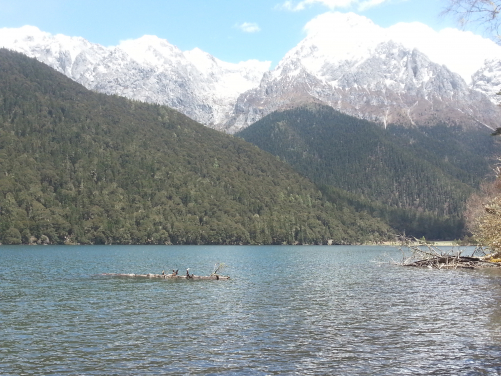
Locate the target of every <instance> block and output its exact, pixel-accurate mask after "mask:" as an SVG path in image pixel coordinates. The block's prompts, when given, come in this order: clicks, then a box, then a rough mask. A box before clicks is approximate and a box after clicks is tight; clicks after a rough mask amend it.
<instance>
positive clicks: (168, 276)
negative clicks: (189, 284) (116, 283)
mask: <svg viewBox="0 0 501 376" xmlns="http://www.w3.org/2000/svg"><path fill="white" fill-rule="evenodd" d="M102 275H104V276H108V277H131V278H159V279H187V280H189V279H194V280H198V279H213V280H221V279H224V280H227V279H230V277H229V276H224V275H219V274H211V275H207V276H203V275H194V274H190V275H189V276H188V275H177V274H174V273H172V274H151V273H149V274H122V273H104V274H102Z"/></svg>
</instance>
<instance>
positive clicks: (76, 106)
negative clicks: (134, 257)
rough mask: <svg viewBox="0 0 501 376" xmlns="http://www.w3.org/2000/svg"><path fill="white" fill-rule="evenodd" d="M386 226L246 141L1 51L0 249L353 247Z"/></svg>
mask: <svg viewBox="0 0 501 376" xmlns="http://www.w3.org/2000/svg"><path fill="white" fill-rule="evenodd" d="M389 232H390V229H389V227H388V226H387V225H385V224H384V223H382V222H381V221H379V220H377V219H375V218H373V217H371V216H370V215H368V214H366V213H363V214H359V213H356V212H355V210H353V209H352V208H343V209H342V210H340V209H337V208H336V207H333V206H332V205H331V204H330V203H329V202H326V201H325V200H324V199H323V197H322V194H321V192H320V191H319V190H318V189H317V188H316V187H315V186H314V185H313V184H312V183H311V182H310V181H308V180H307V179H305V178H302V177H301V176H300V175H298V174H297V173H296V172H295V171H294V170H293V169H292V168H290V167H289V166H288V165H286V164H284V163H282V162H280V161H278V160H277V159H276V158H275V157H273V156H272V155H270V154H268V153H266V152H263V151H261V150H259V149H258V148H256V147H255V146H253V145H251V144H248V143H246V142H244V141H243V140H241V139H239V138H235V137H232V136H228V135H225V134H222V133H219V132H217V131H214V130H211V129H208V128H206V127H204V126H202V125H200V124H198V123H196V122H194V121H192V120H190V119H189V118H187V117H186V116H184V115H182V114H180V113H178V112H176V111H174V110H172V109H169V108H167V107H162V106H156V105H149V104H145V103H140V102H133V101H130V100H126V99H124V98H120V97H116V96H106V95H102V94H97V93H93V92H90V91H88V90H86V89H85V88H83V87H82V86H80V85H78V84H76V83H74V82H73V81H71V80H69V79H67V78H66V77H64V76H63V75H61V74H59V73H57V72H55V71H53V70H52V69H50V68H49V67H47V66H45V65H43V64H41V63H39V62H37V61H36V60H33V59H28V58H27V57H25V56H23V55H21V54H17V53H14V52H9V51H6V50H0V241H1V242H2V243H4V244H19V243H34V242H37V243H57V244H61V243H82V244H170V243H172V244H282V243H289V244H291V243H310V244H311V243H327V242H328V241H329V240H332V241H333V242H334V243H357V242H364V241H379V240H383V239H385V238H386V237H387V236H388V233H389Z"/></svg>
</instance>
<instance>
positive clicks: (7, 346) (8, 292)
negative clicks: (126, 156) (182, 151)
mask: <svg viewBox="0 0 501 376" xmlns="http://www.w3.org/2000/svg"><path fill="white" fill-rule="evenodd" d="M388 257H393V258H398V257H399V252H398V251H397V250H395V249H393V248H388V247H379V246H1V247H0V339H1V345H0V374H2V375H30V374H36V375H41V374H43V375H56V374H57V375H77V374H78V375H138V374H141V375H148V374H190V375H211V374H212V375H439V374H440V375H442V374H447V375H451V374H455V375H501V305H500V302H501V274H500V272H498V271H492V270H447V271H444V270H441V271H439V270H430V269H416V268H406V267H399V266H394V265H390V264H387V263H385V264H379V263H375V262H372V261H374V260H377V259H381V258H383V259H385V260H388ZM216 262H224V263H225V264H227V265H228V267H227V268H226V269H224V270H223V274H228V275H230V276H231V278H232V279H231V280H229V281H222V280H221V281H193V280H191V281H189V280H182V281H174V280H159V279H132V278H117V277H109V276H102V275H101V274H102V273H161V272H162V270H165V271H166V272H168V271H170V270H172V269H179V270H180V274H181V273H183V274H184V273H185V272H186V268H188V267H189V268H190V272H192V273H195V274H197V275H207V274H210V273H211V272H212V269H213V266H214V264H215V263H216Z"/></svg>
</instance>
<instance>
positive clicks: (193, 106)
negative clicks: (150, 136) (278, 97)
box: [0, 26, 270, 126]
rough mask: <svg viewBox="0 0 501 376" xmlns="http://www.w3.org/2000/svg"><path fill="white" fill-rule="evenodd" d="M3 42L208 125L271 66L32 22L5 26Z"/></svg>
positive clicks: (93, 85)
mask: <svg viewBox="0 0 501 376" xmlns="http://www.w3.org/2000/svg"><path fill="white" fill-rule="evenodd" d="M0 46H1V47H5V48H9V49H12V50H15V51H19V52H22V53H25V54H26V55H28V56H30V57H35V58H36V59H38V60H39V61H41V62H44V63H46V64H47V65H49V66H51V67H52V68H54V69H56V70H57V71H59V72H61V73H63V74H65V75H66V76H68V77H69V78H71V79H73V80H75V81H77V82H79V83H81V84H82V85H84V86H85V87H86V88H88V89H91V90H96V91H99V92H102V93H106V94H117V95H121V96H125V97H128V98H132V99H136V100H140V101H146V102H152V103H159V104H165V105H168V106H170V107H173V108H175V109H177V110H179V111H181V112H183V113H184V114H186V115H188V116H190V117H191V118H193V119H195V120H197V121H199V122H201V123H203V124H206V125H208V126H215V125H216V124H221V123H224V122H225V121H226V120H227V116H228V115H229V114H230V113H231V110H232V109H233V107H234V104H235V101H236V99H237V97H238V95H239V94H241V93H242V92H244V91H246V90H248V89H250V88H252V87H255V86H257V85H258V84H259V81H260V79H261V77H262V75H263V73H264V72H265V71H267V70H268V69H269V64H270V63H269V62H259V61H256V60H250V61H246V62H241V63H239V64H231V63H227V62H223V61H221V60H218V59H216V58H215V57H213V56H211V55H209V54H208V53H205V52H203V51H201V50H199V49H194V50H192V51H185V52H183V51H181V50H180V49H179V48H177V47H175V46H173V45H172V44H170V43H168V42H167V41H166V40H162V39H160V38H158V37H155V36H143V37H141V38H139V39H136V40H128V41H124V42H122V43H121V44H120V45H118V46H116V47H103V46H101V45H98V44H93V43H90V42H88V41H86V40H85V39H83V38H78V37H68V36H64V35H51V34H49V33H45V32H42V31H40V30H39V29H37V28H36V27H32V26H25V27H22V28H19V29H1V30H0Z"/></svg>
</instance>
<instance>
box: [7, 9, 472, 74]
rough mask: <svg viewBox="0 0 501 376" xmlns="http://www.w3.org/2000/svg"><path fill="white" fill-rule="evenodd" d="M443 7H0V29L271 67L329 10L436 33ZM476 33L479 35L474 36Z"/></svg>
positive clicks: (446, 23) (443, 22)
mask: <svg viewBox="0 0 501 376" xmlns="http://www.w3.org/2000/svg"><path fill="white" fill-rule="evenodd" d="M446 2H447V0H289V1H286V0H85V1H83V0H0V28H4V27H9V28H16V27H21V26H24V25H32V26H36V27H38V28H39V29H40V30H42V31H46V32H49V33H51V34H58V33H60V34H65V35H68V36H80V37H83V38H85V39H87V40H89V41H90V42H93V43H98V44H101V45H104V46H115V45H118V44H119V43H120V42H121V41H124V40H127V39H136V38H139V37H141V36H143V35H147V34H150V35H156V36H158V37H160V38H162V39H166V40H167V41H168V42H169V43H171V44H174V45H175V46H177V47H178V48H180V49H181V50H183V51H185V50H191V49H193V48H195V47H198V48H200V49H201V50H203V51H206V52H208V53H210V54H211V55H213V56H215V57H217V58H218V59H220V60H223V61H227V62H232V63H237V62H239V61H245V60H249V59H257V60H261V61H271V66H272V67H273V66H275V65H276V64H277V63H278V62H279V61H280V59H282V58H283V57H284V55H285V54H286V53H287V52H288V51H289V50H290V49H292V48H293V47H294V46H296V45H297V44H298V43H299V42H300V41H301V40H302V39H303V38H304V37H305V36H306V35H307V32H308V30H307V28H306V27H305V26H306V25H307V24H308V23H309V22H310V21H312V20H314V19H315V18H316V17H318V16H320V15H322V14H324V13H326V12H332V11H340V12H348V11H351V12H354V13H357V14H359V15H363V16H365V17H367V18H369V19H370V20H372V21H373V22H374V23H375V24H376V25H379V26H381V27H383V28H387V27H390V26H392V25H395V24H397V23H399V22H420V23H423V24H425V25H428V26H429V27H430V28H431V29H433V30H435V31H439V30H443V29H446V28H451V27H454V28H457V25H456V24H455V21H454V19H452V18H451V17H443V16H440V13H441V11H442V9H443V7H444V6H445V5H446ZM473 30H474V32H475V33H480V32H481V30H475V29H473Z"/></svg>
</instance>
